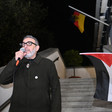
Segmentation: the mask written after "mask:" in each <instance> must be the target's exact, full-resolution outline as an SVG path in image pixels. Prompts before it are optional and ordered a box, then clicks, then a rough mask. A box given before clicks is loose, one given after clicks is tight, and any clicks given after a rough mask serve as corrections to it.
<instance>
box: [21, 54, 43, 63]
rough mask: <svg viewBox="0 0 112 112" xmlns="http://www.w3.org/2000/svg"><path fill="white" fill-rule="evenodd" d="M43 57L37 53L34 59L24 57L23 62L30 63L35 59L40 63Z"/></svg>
mask: <svg viewBox="0 0 112 112" xmlns="http://www.w3.org/2000/svg"><path fill="white" fill-rule="evenodd" d="M41 59H42V57H41V56H40V55H39V54H38V53H37V55H36V57H35V58H34V59H26V58H25V57H24V58H23V61H21V63H22V62H23V63H28V62H30V61H34V62H35V63H37V64H38V63H39V62H40V61H41Z"/></svg>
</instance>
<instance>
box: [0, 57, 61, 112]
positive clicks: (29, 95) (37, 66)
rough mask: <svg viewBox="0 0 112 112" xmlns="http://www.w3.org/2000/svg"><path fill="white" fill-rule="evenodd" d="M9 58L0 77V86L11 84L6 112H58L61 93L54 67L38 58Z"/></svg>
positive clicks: (47, 61) (59, 110)
mask: <svg viewBox="0 0 112 112" xmlns="http://www.w3.org/2000/svg"><path fill="white" fill-rule="evenodd" d="M15 64H16V61H15V59H12V60H11V61H10V62H9V63H8V65H7V66H6V67H5V69H4V70H3V72H2V73H1V74H0V83H1V84H6V83H10V82H13V83H14V87H13V94H12V98H11V106H10V111H9V112H61V92H60V83H59V77H58V75H57V71H56V68H55V65H54V63H53V62H52V61H50V60H49V59H46V58H43V57H41V56H40V55H37V57H36V58H35V59H34V60H28V59H26V58H24V59H22V60H21V62H20V63H19V65H18V66H17V67H16V66H15Z"/></svg>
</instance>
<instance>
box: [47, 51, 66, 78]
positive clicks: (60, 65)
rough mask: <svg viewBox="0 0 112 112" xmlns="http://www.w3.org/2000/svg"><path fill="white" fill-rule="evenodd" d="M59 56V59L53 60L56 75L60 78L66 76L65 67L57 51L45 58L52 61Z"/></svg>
mask: <svg viewBox="0 0 112 112" xmlns="http://www.w3.org/2000/svg"><path fill="white" fill-rule="evenodd" d="M57 57H59V59H58V60H57V61H56V62H55V66H56V69H57V72H58V75H59V77H60V78H62V79H63V78H66V67H65V65H64V63H63V61H62V59H61V56H60V55H59V52H58V51H56V52H54V53H53V54H51V55H49V56H48V57H47V58H48V59H51V60H52V61H53V60H54V59H56V58H57Z"/></svg>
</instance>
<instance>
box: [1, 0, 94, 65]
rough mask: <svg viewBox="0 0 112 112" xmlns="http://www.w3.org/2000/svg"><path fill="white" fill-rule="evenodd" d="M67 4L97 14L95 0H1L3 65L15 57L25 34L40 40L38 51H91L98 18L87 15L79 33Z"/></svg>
mask: <svg viewBox="0 0 112 112" xmlns="http://www.w3.org/2000/svg"><path fill="white" fill-rule="evenodd" d="M68 5H71V6H73V7H74V8H77V9H79V10H81V11H83V12H85V13H87V14H90V15H92V16H95V6H96V4H95V0H84V1H83V0H5V1H4V0H0V15H1V17H0V51H1V54H0V59H1V60H0V66H3V65H6V64H7V63H8V62H9V61H10V60H11V59H12V58H13V57H14V55H15V52H16V51H18V50H19V49H20V46H19V43H20V42H21V41H22V39H23V37H24V36H26V35H33V36H34V37H36V38H37V39H38V40H39V43H40V50H39V51H42V50H45V49H48V48H52V47H53V48H59V50H60V52H61V54H62V56H63V54H64V53H65V52H66V51H67V50H71V49H74V50H77V51H79V52H89V51H90V52H92V51H93V42H94V23H95V21H94V20H93V19H91V18H89V17H86V18H85V23H84V33H80V31H79V29H78V28H77V27H76V26H75V25H74V24H73V22H72V21H71V16H72V12H73V10H72V9H70V8H69V7H68Z"/></svg>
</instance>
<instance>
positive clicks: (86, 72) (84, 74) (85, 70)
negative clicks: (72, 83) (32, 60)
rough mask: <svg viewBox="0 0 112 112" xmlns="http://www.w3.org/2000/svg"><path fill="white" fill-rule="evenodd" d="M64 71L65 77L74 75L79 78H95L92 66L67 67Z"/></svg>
mask: <svg viewBox="0 0 112 112" xmlns="http://www.w3.org/2000/svg"><path fill="white" fill-rule="evenodd" d="M74 69H75V71H74ZM66 71H67V72H66V77H67V78H69V77H71V76H74V75H75V76H79V77H81V78H96V72H95V68H94V67H79V68H78V67H77V68H67V70H66Z"/></svg>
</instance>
